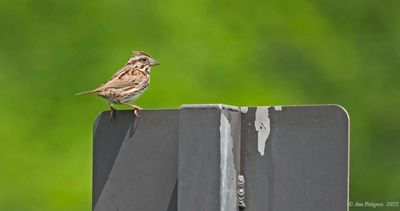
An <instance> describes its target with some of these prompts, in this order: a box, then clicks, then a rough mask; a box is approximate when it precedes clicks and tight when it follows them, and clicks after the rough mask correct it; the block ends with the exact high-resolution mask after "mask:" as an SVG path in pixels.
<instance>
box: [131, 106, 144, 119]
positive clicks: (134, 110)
mask: <svg viewBox="0 0 400 211" xmlns="http://www.w3.org/2000/svg"><path fill="white" fill-rule="evenodd" d="M139 110H141V109H139V108H134V109H133V110H132V111H133V115H134V116H135V117H137V118H140V119H141V118H142V116H140V115H139V114H138V111H139Z"/></svg>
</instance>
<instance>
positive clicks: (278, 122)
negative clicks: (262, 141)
mask: <svg viewBox="0 0 400 211" xmlns="http://www.w3.org/2000/svg"><path fill="white" fill-rule="evenodd" d="M256 109H257V108H256V107H251V108H249V109H248V111H247V113H245V114H243V115H242V159H243V160H242V169H243V170H244V174H245V176H246V205H247V207H246V209H245V210H246V211H293V210H296V211H302V210H304V211H321V210H323V211H338V210H343V211H344V210H348V208H347V201H348V158H349V156H348V144H349V142H348V116H347V113H346V111H345V110H344V109H342V108H341V107H338V106H298V107H296V106H295V107H283V108H282V110H281V111H280V108H279V107H277V108H274V107H269V108H268V111H269V112H268V113H269V120H270V128H269V129H270V134H269V137H268V139H267V141H266V145H265V154H264V155H263V156H262V155H261V153H260V152H259V149H258V133H257V131H256V130H255V118H256V116H255V113H256ZM264 109H265V107H264Z"/></svg>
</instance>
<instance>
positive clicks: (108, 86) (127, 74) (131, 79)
mask: <svg viewBox="0 0 400 211" xmlns="http://www.w3.org/2000/svg"><path fill="white" fill-rule="evenodd" d="M159 64H160V63H159V62H158V61H156V60H155V59H153V58H152V57H151V56H150V55H149V54H147V53H145V52H143V51H133V55H132V56H131V57H130V58H129V59H128V62H127V63H126V64H125V65H124V66H123V67H122V68H121V69H119V70H118V71H117V72H116V73H114V75H112V76H111V78H110V79H109V80H108V81H107V82H105V83H103V84H101V85H100V86H99V87H98V88H96V89H93V90H90V91H84V92H79V93H77V94H76V95H82V94H95V95H97V96H100V97H103V98H104V99H105V100H106V101H107V103H108V105H109V106H110V110H111V111H110V115H109V118H110V119H112V118H113V115H114V113H115V111H116V109H115V108H114V105H127V106H129V107H131V108H132V109H133V113H134V115H135V116H136V117H140V116H139V114H138V111H139V110H141V109H142V108H140V107H139V106H136V105H133V104H131V103H130V102H131V101H133V100H135V99H137V98H138V97H140V96H141V95H142V94H143V92H145V91H146V89H147V87H148V85H149V84H150V71H151V67H153V66H156V65H159Z"/></svg>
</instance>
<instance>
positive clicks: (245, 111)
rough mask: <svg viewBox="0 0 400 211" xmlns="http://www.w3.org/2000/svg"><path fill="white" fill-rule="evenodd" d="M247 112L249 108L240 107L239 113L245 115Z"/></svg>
mask: <svg viewBox="0 0 400 211" xmlns="http://www.w3.org/2000/svg"><path fill="white" fill-rule="evenodd" d="M248 110H249V107H240V111H241V112H242V113H247V111H248Z"/></svg>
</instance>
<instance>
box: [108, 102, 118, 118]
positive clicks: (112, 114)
mask: <svg viewBox="0 0 400 211" xmlns="http://www.w3.org/2000/svg"><path fill="white" fill-rule="evenodd" d="M116 110H117V109H115V108H114V107H112V106H111V105H110V115H109V116H108V118H109V119H110V120H112V119H113V118H114V114H115V111H116Z"/></svg>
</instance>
